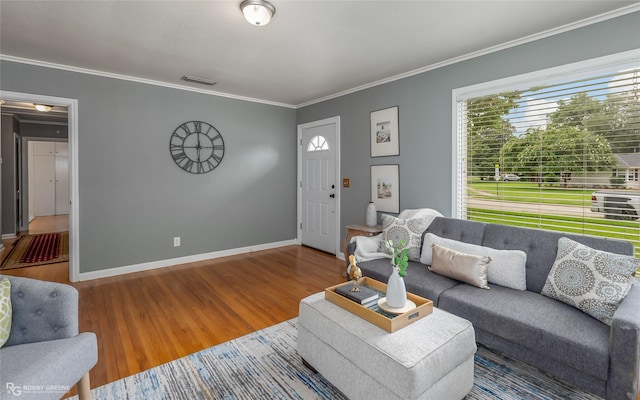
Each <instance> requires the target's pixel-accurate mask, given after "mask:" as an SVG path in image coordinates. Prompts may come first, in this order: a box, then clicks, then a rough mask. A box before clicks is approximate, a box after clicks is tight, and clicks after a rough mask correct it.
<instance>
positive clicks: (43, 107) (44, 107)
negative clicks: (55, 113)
mask: <svg viewBox="0 0 640 400" xmlns="http://www.w3.org/2000/svg"><path fill="white" fill-rule="evenodd" d="M34 107H35V108H36V110H38V111H42V112H49V111H51V109H52V108H53V106H48V105H46V104H34Z"/></svg>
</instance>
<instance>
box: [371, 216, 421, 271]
mask: <svg viewBox="0 0 640 400" xmlns="http://www.w3.org/2000/svg"><path fill="white" fill-rule="evenodd" d="M430 222H431V221H430V219H428V218H414V219H402V218H396V217H394V216H391V215H387V214H383V215H382V237H381V245H380V251H381V252H384V253H387V254H392V251H391V250H390V249H389V248H388V247H387V246H386V245H385V244H386V243H387V242H388V241H389V240H391V241H393V244H394V245H398V244H399V243H400V241H402V240H404V241H405V242H406V243H407V246H406V248H408V249H409V252H408V253H407V256H409V260H411V261H419V260H420V248H421V246H422V233H423V232H424V230H425V229H426V228H427V226H428V225H429V223H430Z"/></svg>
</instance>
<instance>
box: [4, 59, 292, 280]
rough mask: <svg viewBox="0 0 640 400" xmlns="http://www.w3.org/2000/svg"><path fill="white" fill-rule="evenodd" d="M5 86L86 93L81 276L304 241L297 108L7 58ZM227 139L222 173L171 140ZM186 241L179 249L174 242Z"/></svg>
mask: <svg viewBox="0 0 640 400" xmlns="http://www.w3.org/2000/svg"><path fill="white" fill-rule="evenodd" d="M0 68H1V71H2V72H1V75H0V87H2V89H3V90H7V91H14V92H22V93H33V94H42V95H48V96H56V97H64V98H73V99H78V120H79V139H78V148H79V150H78V151H79V157H78V163H79V166H78V171H79V175H80V178H79V193H80V204H79V208H80V215H79V223H80V231H79V240H80V272H90V271H97V270H102V269H107V268H113V267H120V266H128V265H134V264H139V263H145V262H152V261H158V260H166V259H171V258H176V257H182V256H188V255H195V254H202V253H208V252H214V251H220V250H226V249H234V248H239V247H244V246H250V245H259V244H265V243H272V242H278V241H283V240H290V239H294V238H295V237H296V226H295V225H296V184H295V182H296V167H297V158H296V157H297V155H296V111H295V110H293V109H289V108H284V107H276V106H271V105H264V104H258V103H252V102H246V101H240V100H234V99H228V98H223V97H215V96H208V95H204V94H199V93H194V92H187V91H181V90H176V89H170V88H165V87H159V86H152V85H146V84H141V83H136V82H130V81H124V80H117V79H111V78H105V77H99V76H93V75H86V74H80V73H75V72H70V71H63V70H55V69H49V68H43V67H37V66H32V65H26V64H20V63H13V62H8V61H2V62H1V64H0ZM190 120H202V121H207V122H209V123H211V124H212V125H214V126H215V127H216V128H217V129H218V130H219V131H220V132H221V133H222V135H223V137H224V141H225V156H224V160H223V161H222V163H221V164H220V165H219V166H218V168H216V169H215V170H213V171H212V172H211V173H208V174H204V175H193V174H189V173H187V172H185V171H183V170H181V169H180V168H178V166H177V165H175V163H174V162H173V160H172V158H171V156H170V154H169V137H170V135H171V133H172V132H173V130H174V129H175V128H176V127H177V126H178V125H180V124H181V123H183V122H185V121H190ZM174 236H180V237H181V238H182V246H181V247H177V248H174V247H173V237H174Z"/></svg>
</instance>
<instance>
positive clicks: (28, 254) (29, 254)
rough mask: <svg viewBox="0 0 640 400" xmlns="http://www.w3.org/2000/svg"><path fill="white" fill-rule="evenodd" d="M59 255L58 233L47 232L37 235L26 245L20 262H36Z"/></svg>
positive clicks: (48, 259)
mask: <svg viewBox="0 0 640 400" xmlns="http://www.w3.org/2000/svg"><path fill="white" fill-rule="evenodd" d="M59 255H60V234H59V233H47V234H44V235H38V236H36V237H35V238H33V240H32V241H31V243H29V247H27V251H25V253H24V255H23V256H22V258H20V262H21V263H36V262H41V261H50V260H52V259H54V258H58V256H59Z"/></svg>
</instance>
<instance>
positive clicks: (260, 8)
mask: <svg viewBox="0 0 640 400" xmlns="http://www.w3.org/2000/svg"><path fill="white" fill-rule="evenodd" d="M240 9H241V10H242V13H243V14H244V18H245V19H246V20H247V21H248V22H249V23H250V24H252V25H255V26H263V25H266V24H268V23H269V21H271V18H273V16H274V15H275V13H276V8H275V7H274V6H272V5H271V4H269V3H267V2H266V1H264V0H244V1H243V2H242V3H240Z"/></svg>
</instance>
